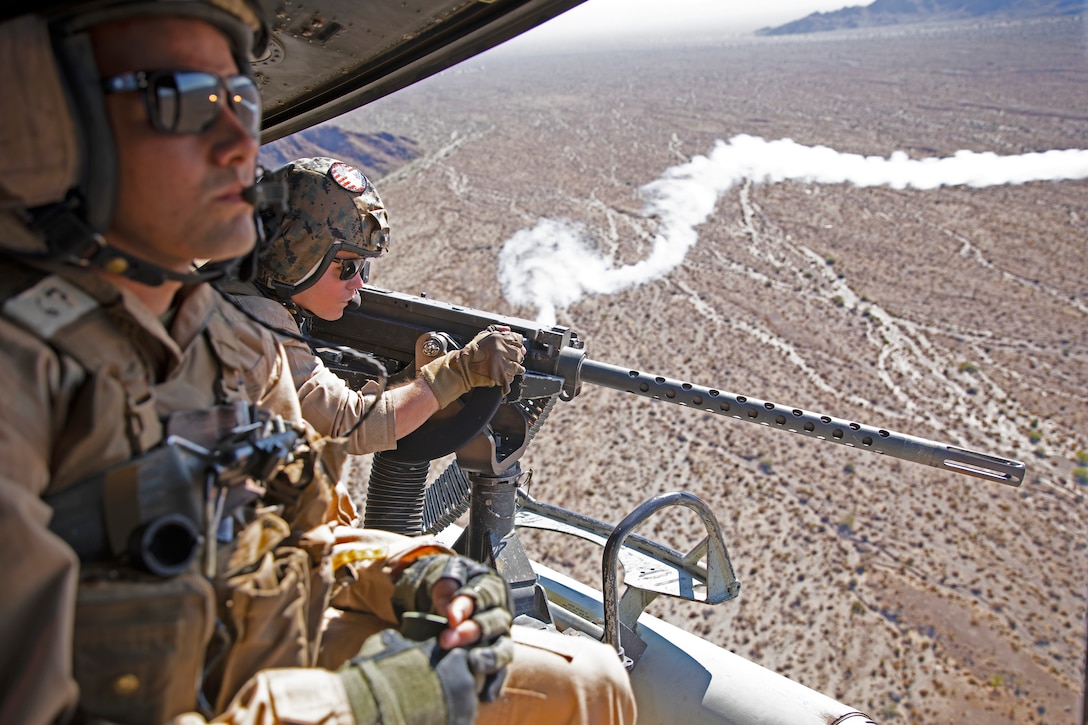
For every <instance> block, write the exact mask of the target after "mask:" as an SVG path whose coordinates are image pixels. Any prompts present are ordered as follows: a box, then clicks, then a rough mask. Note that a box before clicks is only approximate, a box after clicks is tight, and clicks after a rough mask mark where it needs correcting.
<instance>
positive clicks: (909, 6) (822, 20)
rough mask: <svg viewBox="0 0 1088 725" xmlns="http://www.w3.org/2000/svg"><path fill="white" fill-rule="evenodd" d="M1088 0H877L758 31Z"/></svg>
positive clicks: (1034, 9) (1074, 5) (1011, 14)
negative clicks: (868, 3) (869, 3)
mask: <svg viewBox="0 0 1088 725" xmlns="http://www.w3.org/2000/svg"><path fill="white" fill-rule="evenodd" d="M1086 8H1088V0H876V2H874V3H872V4H871V5H865V6H861V5H855V6H853V7H848V8H843V9H842V10H835V11H833V12H828V13H813V14H812V15H809V16H807V17H804V18H801V19H800V20H794V21H793V22H790V23H786V24H785V25H779V26H778V27H774V28H761V29H760V30H757V31H756V35H792V34H796V33H819V32H824V31H828V30H847V29H850V28H870V27H876V26H881V25H903V24H907V23H923V22H936V21H942V20H964V19H968V18H1030V17H1043V16H1062V15H1077V14H1080V13H1084V12H1085V10H1086Z"/></svg>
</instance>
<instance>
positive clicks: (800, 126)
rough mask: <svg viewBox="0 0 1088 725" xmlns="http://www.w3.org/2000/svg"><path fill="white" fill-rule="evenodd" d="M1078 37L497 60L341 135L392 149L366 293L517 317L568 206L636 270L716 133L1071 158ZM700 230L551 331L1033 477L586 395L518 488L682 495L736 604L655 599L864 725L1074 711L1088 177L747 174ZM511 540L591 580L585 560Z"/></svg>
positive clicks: (1080, 652)
mask: <svg viewBox="0 0 1088 725" xmlns="http://www.w3.org/2000/svg"><path fill="white" fill-rule="evenodd" d="M1085 34H1086V26H1085V25H1084V24H1083V21H1082V20H1081V19H1079V18H1078V19H1070V18H1064V19H1061V20H1044V21H1016V22H991V23H978V22H976V23H966V22H964V23H957V24H946V25H932V26H912V27H906V26H905V27H903V28H898V29H894V28H893V29H884V30H866V31H853V32H839V33H829V34H821V35H818V36H816V35H812V36H797V37H778V38H758V39H756V38H748V39H730V40H721V41H705V40H704V41H696V40H695V39H687V40H683V39H681V40H674V41H664V40H663V41H662V42H660V43H654V44H647V45H643V46H640V47H637V48H631V49H629V50H615V49H613V50H609V51H608V52H604V51H600V52H595V51H593V50H591V49H585V50H583V51H580V52H565V53H558V52H557V53H551V54H545V53H538V54H535V55H532V56H527V55H521V54H518V53H515V52H513V51H512V50H511V49H508V48H499V49H497V50H495V51H492V52H490V53H488V54H485V55H483V56H480V57H478V58H476V59H473V60H470V61H468V62H466V63H463V64H461V65H460V66H457V67H455V68H454V69H451V70H449V71H446V72H444V73H442V74H440V75H439V76H437V77H434V78H432V79H429V80H426V81H424V82H421V83H419V84H417V85H415V86H413V87H410V88H408V89H405V90H404V91H401V92H399V93H397V94H394V95H393V96H391V97H389V98H386V99H383V100H381V101H378V102H376V103H374V104H371V105H370V106H368V107H366V108H363V109H360V110H358V111H355V112H353V113H352V114H349V115H347V116H344V117H341V118H339V119H336V120H334V121H332V122H330V123H329V124H326V131H328V130H329V129H337V130H338V133H340V132H342V133H347V134H351V133H357V134H381V133H384V134H389V135H391V137H396V138H400V139H402V142H403V143H402V146H403V148H406V149H410V150H411V154H410V156H411V158H410V159H406V160H404V161H403V162H401V163H399V164H393V165H392V167H383V168H381V169H377V168H374V167H370V168H369V170H368V172H369V173H371V174H372V175H373V177H374V179H375V181H376V184H377V186H378V189H379V191H380V193H381V194H382V196H383V198H384V200H385V202H386V204H387V206H388V208H389V209H390V218H391V223H392V228H393V233H392V247H391V252H390V253H389V254H388V255H387V256H386V257H385V258H383V259H382V260H380V261H379V262H377V263H376V264H375V268H374V272H373V276H372V280H371V281H372V283H374V284H376V285H379V286H382V287H387V288H390V289H395V290H399V291H402V292H408V293H419V292H426V293H427V294H428V296H429V297H432V298H434V299H440V300H445V301H449V302H456V303H461V304H466V305H471V306H473V307H478V308H482V309H487V310H492V311H495V312H499V313H502V314H508V315H516V316H519V317H526V318H530V319H532V318H534V317H535V315H536V314H537V313H538V310H537V309H535V308H534V307H532V306H531V305H526V304H513V303H511V302H510V301H509V300H508V299H507V297H506V296H504V293H503V289H502V287H501V283H500V279H499V276H498V270H499V259H500V254H501V252H502V249H503V246H504V243H505V242H506V241H507V240H509V239H511V237H512V236H513V235H515V234H516V233H517V232H519V230H524V229H530V228H533V227H535V226H536V225H537V224H538V223H539V222H540V221H541V220H542V219H563V220H570V221H573V222H580V223H582V224H584V225H585V226H584V229H585V230H586V234H587V236H588V238H589V239H590V240H591V243H592V244H593V245H594V246H595V249H596V251H597V252H598V253H599V254H602V255H605V256H606V257H607V258H608V259H610V260H611V262H612V264H613V265H615V266H617V267H619V266H622V265H632V264H635V263H637V262H638V261H639V260H642V259H644V258H646V257H647V255H648V254H649V253H650V250H651V247H652V244H653V239H654V235H655V234H657V233H658V232H659V230H658V228H657V227H658V220H657V219H655V218H653V217H649V216H647V215H645V214H644V212H643V208H644V203H645V198H644V197H643V196H642V195H640V191H639V189H640V187H642V186H643V185H644V184H647V183H649V182H652V181H654V180H655V179H658V178H659V177H660V176H661V175H662V174H663V173H664V172H665V171H666V170H667V169H669V168H671V167H675V166H678V165H683V164H686V163H688V162H690V161H691V160H692V159H693V158H695V157H698V156H700V155H705V154H708V153H709V152H710V151H711V150H712V149H713V148H714V145H715V142H716V141H717V140H722V141H728V140H729V139H731V138H733V137H735V136H737V135H738V134H748V135H751V136H754V137H759V138H762V139H766V140H774V139H792V140H793V141H795V142H796V143H797V144H801V145H804V146H818V145H823V146H827V147H830V148H831V149H834V150H835V151H837V152H840V153H850V154H862V155H872V156H879V157H885V158H886V157H888V156H889V155H890V154H892V153H893V152H895V151H903V152H905V153H906V154H907V155H908V156H909V157H910V158H912V159H923V158H933V157H946V156H950V155H952V154H954V153H955V152H956V151H959V150H963V149H967V150H971V151H975V152H993V153H994V154H997V155H999V156H1009V155H1019V154H1025V153H1028V152H1035V151H1045V150H1048V149H1077V148H1088V93H1086V92H1085V89H1086V88H1088V53H1086V49H1085V37H1086V35H1085ZM294 148H300V149H306V148H307V147H306V146H305V145H298V146H296V147H294ZM311 152H313V149H312V148H311ZM324 152H326V153H330V155H332V154H334V153H335V149H326V150H325V151H324ZM341 153H344V152H341ZM345 160H348V161H351V160H352V159H350V158H345ZM357 161H358V160H357ZM359 163H360V165H365V164H364V163H363V162H362V161H359ZM695 229H696V232H697V234H698V239H697V241H696V242H695V244H694V245H693V246H691V248H690V250H688V252H687V254H686V256H684V257H683V259H682V261H681V262H680V263H679V264H678V265H677V266H675V268H673V269H671V270H670V271H668V272H667V273H666V274H664V275H663V276H660V277H658V278H656V279H652V280H649V281H645V282H644V283H641V284H638V285H636V286H632V287H629V288H626V289H621V290H619V291H616V292H614V293H607V294H606V293H587V294H585V295H583V296H581V298H579V299H578V300H577V301H575V302H572V303H571V304H568V305H565V306H560V307H558V308H557V310H556V317H557V321H558V324H561V325H565V326H569V327H571V328H573V329H574V330H576V331H577V332H578V334H579V335H580V336H581V337H582V338H583V339H585V340H586V347H587V350H588V353H589V356H590V357H591V358H592V359H595V360H600V361H603V362H609V363H613V364H617V365H624V366H630V367H632V368H635V369H639V370H643V371H647V372H651V373H655V374H658V375H664V376H667V377H670V378H674V379H681V380H687V381H691V382H693V383H698V384H701V385H705V386H709V387H715V388H718V389H721V390H725V391H732V392H736V393H744V394H748V395H750V396H753V397H757V398H760V399H763V400H770V401H775V402H778V403H783V404H788V405H791V406H794V407H799V408H803V409H804V410H807V411H815V412H823V413H827V414H829V415H833V416H836V417H840V418H845V419H849V420H857V421H859V422H862V423H866V424H870V425H877V426H881V427H884V428H887V429H891V430H894V431H899V432H903V433H909V434H911V435H915V436H920V437H923V438H928V439H933V440H937V441H940V442H948V443H952V444H955V445H958V446H963V447H966V448H971V449H974V450H978V451H982V452H986V453H991V454H993V455H997V456H1007V457H1011V458H1016V459H1019V460H1022V461H1024V462H1025V463H1026V464H1027V466H1028V473H1027V476H1026V479H1025V481H1024V484H1023V485H1022V486H1021V487H1019V488H1015V487H1010V486H1005V485H1002V484H999V483H994V482H989V481H983V480H980V479H977V478H971V477H967V476H962V475H957V474H953V473H949V472H946V471H943V470H940V469H937V468H933V467H928V466H923V465H918V464H915V463H909V462H904V461H899V460H896V459H892V458H887V457H881V456H877V455H873V454H870V453H867V452H863V451H858V450H856V449H850V448H846V447H844V446H840V445H834V444H831V443H826V442H821V441H815V440H811V439H808V438H802V437H800V436H795V435H790V434H788V433H783V432H778V431H773V430H768V429H765V428H762V427H759V426H753V425H746V424H743V423H741V422H739V421H734V420H730V419H727V418H723V417H720V416H715V415H711V414H708V413H702V412H698V411H694V410H690V409H682V408H680V407H677V406H672V405H669V404H667V403H664V402H654V401H649V400H646V399H644V398H639V397H635V396H632V395H626V394H624V393H621V392H616V391H612V390H603V389H593V388H591V387H589V386H586V387H584V388H583V391H582V393H581V395H579V396H578V397H577V398H575V399H574V400H573V401H570V402H560V403H559V404H557V406H556V407H555V409H554V410H553V412H552V413H551V416H550V417H549V419H548V420H547V423H546V424H545V426H544V427H543V429H542V430H541V431H540V434H539V435H538V436H537V437H536V439H535V440H534V441H533V443H532V446H531V447H530V449H529V450H528V452H527V453H526V455H525V457H524V459H523V460H522V465H523V466H524V467H525V468H526V469H531V470H532V481H531V489H530V492H531V494H532V495H533V496H534V497H535V498H537V499H540V500H542V501H546V502H549V503H553V504H558V505H562V506H565V507H568V508H570V509H573V510H575V511H579V512H581V513H584V514H587V515H591V516H594V517H597V518H599V519H602V520H604V521H609V522H615V521H618V520H619V518H621V517H622V515H623V514H624V513H625V512H627V511H629V510H630V509H631V508H633V507H635V506H636V505H638V504H639V503H640V502H642V501H643V500H644V499H646V498H647V497H649V496H651V495H653V494H656V493H659V492H663V491H670V490H687V491H690V492H692V493H694V494H696V495H698V496H700V497H701V498H703V499H704V500H705V501H707V502H708V503H709V504H710V505H711V507H712V508H713V510H714V511H715V512H716V514H717V516H718V518H719V520H720V521H721V522H722V524H723V526H724V528H725V532H726V544H727V546H728V547H729V553H730V556H731V558H732V560H733V563H734V566H735V567H736V571H737V576H738V578H739V579H740V581H741V585H742V586H741V592H740V596H739V597H738V598H737V599H735V600H733V601H729V602H726V603H723V604H721V605H718V606H715V607H707V606H701V605H697V604H694V603H689V602H672V601H662V600H658V601H657V602H655V603H653V604H652V605H651V606H650V609H649V611H650V612H651V613H653V614H656V615H658V616H661V617H663V618H664V619H666V620H668V621H671V622H673V623H675V624H678V625H679V626H682V627H684V628H686V629H689V630H691V631H694V632H696V633H698V634H700V635H702V636H705V637H707V638H709V639H710V640H712V641H714V642H715V643H717V644H719V645H721V646H723V647H725V648H727V649H729V650H732V651H734V652H737V653H738V654H741V655H743V656H745V657H748V658H750V659H752V660H754V661H756V662H759V663H760V664H762V665H765V666H767V667H769V668H771V669H774V670H776V671H779V672H782V673H783V674H785V675H787V676H789V677H791V678H793V679H795V680H797V681H799V682H802V683H804V684H805V685H807V686H809V687H812V688H815V689H817V690H820V691H822V692H826V693H828V694H829V695H831V696H833V697H835V698H837V699H839V700H841V701H843V702H845V703H848V704H850V705H852V706H853V707H856V708H857V709H859V710H862V711H864V712H866V713H868V714H869V715H871V716H872V717H873V718H874V719H875V720H877V721H878V722H911V723H950V722H966V723H1028V722H1047V723H1075V722H1079V719H1080V702H1081V690H1082V688H1083V683H1084V674H1083V673H1084V670H1083V667H1084V655H1085V618H1086V611H1085V606H1086V599H1085V595H1086V586H1088V552H1086V548H1088V510H1086V506H1085V494H1086V492H1088V485H1086V484H1088V480H1083V479H1085V478H1088V472H1086V471H1085V470H1084V469H1085V467H1088V453H1086V452H1088V181H1057V182H1056V181H1033V182H1029V183H1022V184H1002V185H996V186H989V187H986V188H970V187H966V186H950V187H941V188H936V189H930V190H919V189H909V188H908V189H893V188H889V187H888V186H874V187H867V188H860V187H857V186H854V185H852V184H848V183H835V184H827V183H813V182H806V181H800V180H787V181H782V182H776V183H768V182H759V181H752V180H746V181H743V182H741V183H738V184H736V185H734V186H733V187H731V188H730V189H728V190H727V191H725V192H724V193H723V194H722V195H721V196H720V198H718V200H717V202H716V203H715V204H714V207H713V213H712V214H711V215H710V217H709V218H708V219H707V220H706V221H705V222H704V223H701V224H699V225H697V226H696V227H695ZM1078 456H1079V458H1078ZM358 463H359V464H360V465H358V466H357V467H356V468H355V469H354V475H355V476H356V477H357V480H355V481H354V484H355V485H356V487H357V490H358V491H359V493H360V498H363V496H364V495H365V471H366V468H367V466H366V462H365V459H364V460H360V461H358ZM1078 477H1081V479H1082V480H1079V481H1078ZM654 521H655V523H657V524H658V525H657V526H653V527H652V528H653V531H645V532H643V533H646V534H648V535H653V536H655V537H658V538H660V539H662V540H664V541H665V542H666V543H670V544H672V545H674V546H676V547H677V548H684V549H685V550H686V549H687V548H689V547H690V546H691V545H693V544H694V543H695V541H696V540H697V537H698V532H697V529H696V527H695V522H694V521H689V520H688V519H687V518H685V516H683V515H669V516H667V517H665V518H662V519H661V520H660V521H658V520H656V519H655V520H654ZM525 541H526V543H527V547H528V548H529V550H530V554H531V555H533V556H534V557H535V558H538V559H539V560H541V561H542V562H544V563H546V564H548V565H549V566H551V567H553V568H555V569H558V570H560V571H564V572H566V573H569V574H571V575H572V576H575V577H577V578H579V579H581V580H583V581H586V582H590V583H594V584H596V583H597V577H598V576H599V564H598V562H599V559H598V558H597V557H598V554H597V553H596V552H593V551H587V550H585V549H582V548H580V547H579V546H572V545H571V544H570V543H569V542H568V541H567V540H564V539H560V538H559V537H554V538H553V537H552V536H551V535H541V534H528V533H527V534H526V535H525Z"/></svg>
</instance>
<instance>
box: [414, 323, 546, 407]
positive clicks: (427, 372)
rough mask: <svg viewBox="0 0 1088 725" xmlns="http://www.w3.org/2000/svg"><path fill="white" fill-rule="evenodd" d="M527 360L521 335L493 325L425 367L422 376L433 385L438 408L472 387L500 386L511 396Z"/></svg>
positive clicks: (421, 369) (421, 370) (432, 388)
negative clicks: (524, 360)
mask: <svg viewBox="0 0 1088 725" xmlns="http://www.w3.org/2000/svg"><path fill="white" fill-rule="evenodd" d="M524 357H525V348H524V347H523V346H522V341H521V335H520V334H518V333H516V332H511V331H510V329H509V328H507V327H503V326H499V325H491V326H490V327H488V328H487V329H486V330H484V331H482V332H480V333H479V334H478V335H476V337H474V338H473V339H472V341H471V342H469V343H468V344H467V345H465V346H464V347H463V348H461V349H460V350H453V351H451V352H448V353H446V354H445V355H443V356H442V357H440V358H438V359H437V360H433V361H432V362H429V363H427V364H426V365H424V366H423V367H422V368H420V371H419V374H420V377H422V378H423V379H424V380H426V381H427V384H428V385H430V386H431V390H432V391H434V394H435V397H436V398H438V404H439V407H441V408H445V407H446V406H447V405H449V404H450V403H452V402H453V401H454V400H456V399H457V398H459V397H461V396H462V395H464V394H465V393H467V392H468V391H469V390H471V389H472V388H489V387H494V386H496V385H498V386H501V387H502V392H503V394H504V395H505V394H506V393H509V392H510V383H511V382H512V381H513V379H514V378H515V377H516V376H518V375H521V374H522V373H524V372H525V368H524V366H522V364H521V361H522V360H523V359H524Z"/></svg>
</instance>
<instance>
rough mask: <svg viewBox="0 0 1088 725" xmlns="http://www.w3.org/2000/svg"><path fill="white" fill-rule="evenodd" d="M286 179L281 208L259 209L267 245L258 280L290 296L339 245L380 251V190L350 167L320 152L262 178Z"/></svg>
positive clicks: (385, 239)
mask: <svg viewBox="0 0 1088 725" xmlns="http://www.w3.org/2000/svg"><path fill="white" fill-rule="evenodd" d="M273 182H285V183H286V184H287V205H286V210H285V211H282V212H281V211H276V210H269V211H266V212H264V213H263V214H262V220H263V222H264V224H265V227H266V230H267V233H268V239H269V241H268V245H267V246H266V248H265V249H264V250H263V251H262V252H261V256H260V259H259V261H258V265H257V282H258V283H259V284H261V285H262V286H264V287H265V288H267V289H268V290H270V291H272V292H274V293H275V294H276V296H278V297H281V298H288V297H290V296H291V295H294V294H297V293H298V292H301V291H302V290H304V289H306V288H308V287H310V286H311V285H313V284H314V283H315V282H316V281H317V280H318V279H320V278H321V275H322V274H324V273H325V270H326V269H327V268H328V266H329V264H330V263H331V262H332V259H333V257H335V256H336V253H337V252H338V251H341V250H346V251H350V252H354V253H356V254H359V255H362V256H364V257H378V256H381V255H382V254H383V253H384V252H385V250H386V249H388V247H389V221H388V217H387V215H386V211H385V205H384V204H383V203H382V199H381V197H380V196H379V195H378V191H377V190H376V189H375V188H374V184H373V183H371V181H370V179H368V178H367V177H366V176H365V175H364V174H363V173H362V172H361V171H359V170H358V169H357V168H355V167H354V166H351V165H349V164H346V163H344V162H343V161H338V160H336V159H331V158H328V157H324V156H320V157H315V158H305V159H297V160H295V161H292V162H291V163H289V164H287V165H286V166H283V167H282V168H280V169H277V170H276V171H275V172H273V173H272V174H269V175H268V176H265V177H264V178H262V179H261V181H260V183H262V184H263V183H273Z"/></svg>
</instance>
